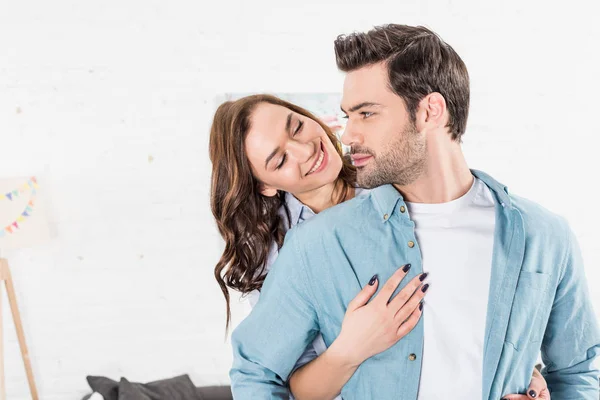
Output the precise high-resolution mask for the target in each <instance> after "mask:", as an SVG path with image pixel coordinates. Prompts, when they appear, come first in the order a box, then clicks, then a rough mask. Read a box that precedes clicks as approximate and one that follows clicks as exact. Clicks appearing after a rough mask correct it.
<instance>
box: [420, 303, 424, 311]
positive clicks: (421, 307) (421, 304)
mask: <svg viewBox="0 0 600 400" xmlns="http://www.w3.org/2000/svg"><path fill="white" fill-rule="evenodd" d="M419 311H423V303H419Z"/></svg>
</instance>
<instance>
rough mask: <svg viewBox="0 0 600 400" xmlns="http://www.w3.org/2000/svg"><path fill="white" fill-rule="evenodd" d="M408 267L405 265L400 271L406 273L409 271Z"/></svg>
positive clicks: (408, 265)
mask: <svg viewBox="0 0 600 400" xmlns="http://www.w3.org/2000/svg"><path fill="white" fill-rule="evenodd" d="M410 267H411V265H410V264H406V265H405V266H404V267H402V271H404V272H407V271H408V270H409V269H410Z"/></svg>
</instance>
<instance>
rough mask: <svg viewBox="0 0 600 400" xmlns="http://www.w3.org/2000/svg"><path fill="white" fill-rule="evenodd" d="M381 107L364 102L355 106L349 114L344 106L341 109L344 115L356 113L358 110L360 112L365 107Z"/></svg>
mask: <svg viewBox="0 0 600 400" xmlns="http://www.w3.org/2000/svg"><path fill="white" fill-rule="evenodd" d="M380 105H381V104H377V103H373V102H370V101H363V102H362V103H360V104H357V105H355V106H352V107H350V109H349V110H348V112H346V111H345V110H344V108H343V107H342V106H340V109H341V110H342V112H343V113H344V114H348V113H351V112H354V111H358V110H360V109H361V108H363V107H378V106H380Z"/></svg>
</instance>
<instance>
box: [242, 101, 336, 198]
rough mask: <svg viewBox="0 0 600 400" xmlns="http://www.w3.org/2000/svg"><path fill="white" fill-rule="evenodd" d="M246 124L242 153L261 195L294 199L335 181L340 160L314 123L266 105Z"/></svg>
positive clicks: (317, 125) (285, 109)
mask: <svg viewBox="0 0 600 400" xmlns="http://www.w3.org/2000/svg"><path fill="white" fill-rule="evenodd" d="M250 121H251V128H250V131H249V132H248V134H247V136H246V142H245V150H246V154H247V156H248V159H249V160H250V164H251V165H252V171H253V173H254V176H255V177H256V178H257V179H258V180H259V181H261V182H263V184H264V187H263V190H262V192H263V194H264V195H266V196H273V195H275V194H276V193H277V190H284V191H286V192H290V193H292V194H294V195H298V194H302V193H306V192H309V191H312V190H315V189H318V188H320V187H322V186H325V185H327V184H330V183H332V182H334V181H335V180H336V179H337V177H338V175H339V173H340V171H341V169H342V159H341V157H340V156H339V154H338V152H337V151H336V149H335V147H334V145H333V143H331V140H330V139H329V137H328V136H327V134H326V133H325V130H324V129H323V128H322V127H321V125H319V124H318V123H317V122H315V121H314V120H312V119H310V118H308V117H305V116H304V115H301V114H297V113H295V112H293V111H292V110H290V109H288V108H286V107H282V106H278V105H275V104H270V103H261V104H259V105H258V106H256V108H255V109H254V112H253V113H252V115H251V117H250Z"/></svg>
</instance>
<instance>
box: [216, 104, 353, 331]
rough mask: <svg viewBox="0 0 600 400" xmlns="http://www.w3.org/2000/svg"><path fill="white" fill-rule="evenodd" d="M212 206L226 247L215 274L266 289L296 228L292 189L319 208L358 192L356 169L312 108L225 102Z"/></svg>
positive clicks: (227, 282) (225, 281)
mask: <svg viewBox="0 0 600 400" xmlns="http://www.w3.org/2000/svg"><path fill="white" fill-rule="evenodd" d="M210 159H211V162H212V164H213V174H212V188H211V207H212V211H213V215H214V217H215V219H216V221H217V226H218V228H219V232H220V233H221V235H222V236H223V238H224V240H225V251H224V252H223V255H222V257H221V259H220V260H219V263H218V264H217V266H216V268H215V278H216V279H217V281H218V283H219V286H220V287H221V290H222V292H223V295H224V297H225V299H226V302H227V326H228V325H229V321H230V308H229V301H230V299H229V292H228V290H227V287H229V288H232V289H234V290H237V291H239V292H241V293H243V294H247V293H250V292H252V291H254V290H259V289H260V288H261V286H262V283H263V281H264V279H265V273H266V270H265V268H266V262H267V258H268V256H269V252H270V251H271V248H272V246H273V245H275V247H276V248H280V247H281V246H282V245H283V238H284V236H285V232H286V231H287V229H289V226H290V221H289V209H288V207H287V203H286V201H285V195H286V193H290V194H291V195H293V196H294V197H295V198H297V199H298V200H300V201H301V202H302V203H304V204H307V205H309V206H310V208H311V209H312V211H314V212H319V211H321V210H323V209H325V208H327V207H330V206H332V205H335V204H338V203H340V202H342V201H344V200H346V199H348V198H350V197H353V196H354V185H355V180H356V173H355V169H354V167H353V166H352V164H351V162H350V160H349V159H348V158H344V157H343V156H342V147H341V144H340V142H339V141H338V139H337V137H336V136H335V134H334V133H333V131H332V130H331V129H330V128H329V126H328V125H327V124H325V123H324V122H323V121H321V120H319V119H318V118H316V117H315V116H314V115H313V114H312V113H310V112H309V111H308V110H306V109H304V108H302V107H299V106H297V105H294V104H292V103H290V102H287V101H285V100H282V99H280V98H278V97H275V96H271V95H251V96H246V97H243V98H240V99H238V100H235V101H228V102H225V103H223V104H221V105H220V106H219V108H218V109H217V111H216V113H215V117H214V121H213V125H212V128H211V134H210Z"/></svg>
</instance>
